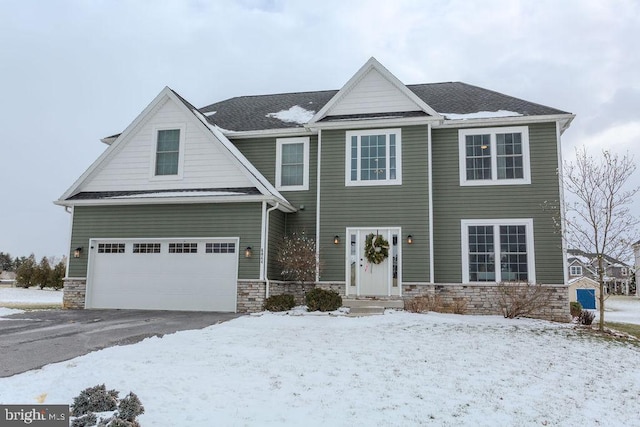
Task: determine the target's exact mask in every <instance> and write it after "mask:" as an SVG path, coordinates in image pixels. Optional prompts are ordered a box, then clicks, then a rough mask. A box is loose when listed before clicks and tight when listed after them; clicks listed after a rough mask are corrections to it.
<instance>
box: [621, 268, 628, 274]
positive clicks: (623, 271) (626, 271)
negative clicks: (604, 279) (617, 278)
mask: <svg viewBox="0 0 640 427" xmlns="http://www.w3.org/2000/svg"><path fill="white" fill-rule="evenodd" d="M628 274H629V270H628V269H627V267H620V275H621V276H626V275H628Z"/></svg>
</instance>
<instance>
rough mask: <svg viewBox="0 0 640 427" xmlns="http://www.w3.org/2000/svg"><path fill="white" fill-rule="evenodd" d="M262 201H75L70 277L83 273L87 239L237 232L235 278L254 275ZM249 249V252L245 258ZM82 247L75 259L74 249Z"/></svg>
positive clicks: (256, 274)
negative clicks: (100, 203) (104, 203)
mask: <svg viewBox="0 0 640 427" xmlns="http://www.w3.org/2000/svg"><path fill="white" fill-rule="evenodd" d="M261 223H262V204H261V203H233V204H231V203H228V204H226V203H222V204H183V205H130V206H76V207H75V208H74V210H73V230H72V233H71V248H70V252H71V254H70V262H69V274H68V276H69V277H86V275H87V258H88V253H89V251H88V250H87V248H88V245H89V239H93V238H132V237H134V238H135V237H141V238H142V237H148V238H164V237H178V238H179V237H239V238H240V247H239V250H238V256H239V264H238V278H240V279H257V278H259V271H260V256H259V253H260V251H259V248H260V232H261V231H260V230H261ZM247 246H251V248H253V251H254V252H253V253H254V256H253V257H251V258H245V257H244V249H245V248H246V247H247ZM77 247H83V248H84V249H85V250H83V251H82V256H81V257H80V258H73V250H74V249H75V248H77Z"/></svg>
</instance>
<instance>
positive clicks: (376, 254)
mask: <svg viewBox="0 0 640 427" xmlns="http://www.w3.org/2000/svg"><path fill="white" fill-rule="evenodd" d="M364 255H365V257H366V258H367V261H369V262H370V263H372V264H380V263H381V262H382V261H384V260H385V259H387V258H388V257H389V241H388V240H387V239H385V238H384V237H382V236H381V235H379V234H373V233H371V234H369V235H368V236H367V238H366V239H365V241H364Z"/></svg>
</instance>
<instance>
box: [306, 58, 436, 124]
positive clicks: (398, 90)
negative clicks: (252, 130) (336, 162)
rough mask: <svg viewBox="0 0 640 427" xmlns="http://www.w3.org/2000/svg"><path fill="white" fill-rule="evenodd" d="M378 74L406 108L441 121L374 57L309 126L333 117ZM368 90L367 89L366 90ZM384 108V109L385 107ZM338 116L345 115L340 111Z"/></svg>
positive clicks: (321, 110) (319, 112)
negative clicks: (335, 112) (369, 77)
mask: <svg viewBox="0 0 640 427" xmlns="http://www.w3.org/2000/svg"><path fill="white" fill-rule="evenodd" d="M372 72H376V73H377V74H378V75H379V76H380V78H381V79H382V80H380V81H383V82H385V81H386V82H385V83H384V84H385V85H386V87H387V88H389V87H390V89H389V90H390V91H391V92H393V93H394V96H397V99H403V103H404V105H405V106H410V107H409V108H410V109H411V111H423V112H424V113H426V114H428V115H429V116H432V117H434V118H438V119H440V118H441V116H440V114H438V112H436V110H434V109H433V108H431V107H430V106H429V105H427V103H426V102H424V101H423V100H422V99H421V98H420V97H419V96H418V95H416V94H415V93H414V92H413V91H411V90H410V89H409V88H408V87H407V86H406V85H405V84H404V83H402V82H401V81H400V80H399V79H398V78H397V77H396V76H394V75H393V74H392V73H391V72H390V71H389V70H387V69H386V68H385V67H384V66H383V65H382V64H381V63H380V62H378V60H377V59H376V58H374V57H373V56H372V57H371V58H369V60H368V61H367V62H366V63H365V64H364V65H363V66H362V67H360V69H359V70H358V71H357V72H356V73H355V74H354V75H353V76H352V77H351V78H350V79H349V80H348V81H347V83H345V85H344V86H343V87H342V88H341V89H340V90H339V91H338V93H336V94H335V95H334V96H333V97H332V98H331V99H330V100H329V102H327V103H326V104H325V105H324V106H323V107H322V108H321V109H320V111H318V112H317V113H316V114H315V115H314V116H313V117H312V118H311V120H309V122H308V123H309V124H314V123H317V122H319V121H320V120H322V119H323V118H325V117H326V116H329V115H331V114H330V113H331V112H332V110H335V109H336V107H337V106H338V105H339V104H340V103H341V101H343V100H345V98H347V97H348V96H349V94H351V93H352V92H353V91H354V89H356V88H357V87H358V86H359V85H360V83H361V82H362V81H363V80H364V79H365V78H367V76H370V73H372ZM364 90H366V89H364ZM383 108H384V107H383ZM367 112H369V113H371V112H374V113H376V112H377V113H383V112H388V111H367ZM337 114H338V115H341V114H344V112H342V111H340V112H339V113H337Z"/></svg>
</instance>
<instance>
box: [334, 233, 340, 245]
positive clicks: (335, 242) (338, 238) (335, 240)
mask: <svg viewBox="0 0 640 427" xmlns="http://www.w3.org/2000/svg"><path fill="white" fill-rule="evenodd" d="M339 243H340V236H338V235H337V234H336V235H335V236H334V237H333V244H334V245H337V244H339Z"/></svg>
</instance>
